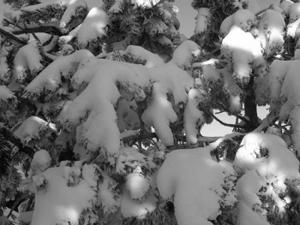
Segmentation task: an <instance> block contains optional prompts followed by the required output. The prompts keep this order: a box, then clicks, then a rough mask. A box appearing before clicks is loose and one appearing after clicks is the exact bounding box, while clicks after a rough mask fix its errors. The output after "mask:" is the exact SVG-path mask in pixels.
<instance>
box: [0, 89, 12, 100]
mask: <svg viewBox="0 0 300 225" xmlns="http://www.w3.org/2000/svg"><path fill="white" fill-rule="evenodd" d="M14 97H15V95H14V93H13V92H12V91H11V90H9V89H8V88H7V87H6V86H4V85H0V101H4V102H6V101H8V100H9V99H12V98H14Z"/></svg>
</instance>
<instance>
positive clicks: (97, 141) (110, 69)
mask: <svg viewBox="0 0 300 225" xmlns="http://www.w3.org/2000/svg"><path fill="white" fill-rule="evenodd" d="M116 82H118V83H119V84H120V85H122V87H123V88H126V89H128V92H129V93H132V94H133V96H134V99H135V100H136V101H140V100H143V99H144V98H145V96H146V95H145V93H144V90H143V87H148V85H149V84H150V82H156V83H157V84H156V85H154V86H155V88H154V89H153V90H154V91H153V94H154V95H153V101H152V102H151V103H150V108H148V109H147V110H146V111H145V112H144V116H143V117H144V121H146V124H147V125H148V126H154V127H155V129H162V130H161V131H160V132H159V137H160V138H163V139H164V140H165V141H166V143H168V144H171V143H172V142H173V138H172V137H171V136H170V134H171V133H170V128H169V123H170V122H172V121H175V120H176V118H177V116H176V114H175V112H174V111H173V109H172V105H171V103H170V102H169V101H168V100H167V98H166V94H167V93H171V94H173V97H174V104H175V105H177V104H179V103H181V102H186V100H187V93H186V91H187V90H188V88H189V87H190V86H191V85H192V78H191V77H190V76H189V74H187V73H186V72H184V71H182V70H180V69H179V68H178V67H177V66H176V65H175V64H174V63H173V62H169V63H167V64H163V65H162V66H159V67H155V68H150V69H149V68H146V67H144V66H141V65H136V64H130V63H124V62H114V61H109V60H103V59H91V60H84V61H83V62H82V63H81V64H80V66H79V70H78V71H77V72H76V73H75V74H74V76H73V78H72V85H73V87H74V88H78V87H79V86H80V85H81V84H82V83H88V86H87V87H86V88H85V89H84V90H83V92H82V93H81V94H80V95H79V96H78V97H77V98H75V99H74V101H73V102H72V103H71V104H70V106H69V107H68V109H67V110H66V111H65V112H63V113H62V114H61V117H60V122H61V124H63V126H64V127H65V128H67V129H71V127H73V126H75V124H79V121H80V119H82V118H84V117H85V116H86V115H87V112H90V114H89V116H88V119H87V122H85V125H84V131H83V137H82V139H81V140H82V142H83V143H84V144H85V147H87V148H88V149H90V150H92V151H95V150H96V149H98V148H99V147H103V149H105V150H106V151H108V152H110V153H116V152H117V151H118V149H119V146H120V142H119V136H120V132H119V129H118V127H117V123H116V121H117V117H116V112H115V109H114V105H115V104H117V102H118V99H119V98H120V96H121V95H120V92H119V90H118V89H117V87H116ZM95 96H98V97H97V98H95ZM98 106H100V107H98ZM159 107H163V109H168V111H164V110H161V109H160V110H157V109H158V108H159ZM154 111H155V112H154ZM155 115H163V117H155ZM175 117H176V118H175ZM156 120H159V121H160V122H157V121H156ZM99 137H100V138H99ZM171 139H172V140H171Z"/></svg>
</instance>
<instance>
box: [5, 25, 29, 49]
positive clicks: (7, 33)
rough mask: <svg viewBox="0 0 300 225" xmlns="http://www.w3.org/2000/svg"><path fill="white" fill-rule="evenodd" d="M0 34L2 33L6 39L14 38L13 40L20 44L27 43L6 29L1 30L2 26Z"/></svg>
mask: <svg viewBox="0 0 300 225" xmlns="http://www.w3.org/2000/svg"><path fill="white" fill-rule="evenodd" d="M0 34H2V35H3V36H6V37H8V39H11V40H14V41H16V42H18V43H19V44H21V45H26V44H27V42H26V41H23V40H21V39H20V38H18V37H16V36H15V35H13V34H12V33H10V32H7V31H5V30H3V29H2V28H0Z"/></svg>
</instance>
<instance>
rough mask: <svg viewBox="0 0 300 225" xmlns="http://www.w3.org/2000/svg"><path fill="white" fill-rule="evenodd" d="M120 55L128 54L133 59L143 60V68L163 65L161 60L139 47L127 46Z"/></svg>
mask: <svg viewBox="0 0 300 225" xmlns="http://www.w3.org/2000/svg"><path fill="white" fill-rule="evenodd" d="M121 54H122V55H123V54H125V55H127V54H129V55H131V56H132V57H133V58H135V59H140V60H145V61H146V64H145V66H146V67H148V68H153V67H157V66H161V65H163V64H165V63H164V61H163V60H162V58H160V57H159V56H158V55H156V54H154V53H152V52H150V51H148V50H146V49H144V48H143V47H140V46H135V45H129V46H128V47H127V48H126V50H125V51H124V52H121Z"/></svg>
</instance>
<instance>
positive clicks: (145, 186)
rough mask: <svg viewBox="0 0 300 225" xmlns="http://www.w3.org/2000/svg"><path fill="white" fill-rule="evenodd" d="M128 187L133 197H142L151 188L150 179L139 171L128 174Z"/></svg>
mask: <svg viewBox="0 0 300 225" xmlns="http://www.w3.org/2000/svg"><path fill="white" fill-rule="evenodd" d="M126 189H127V190H128V192H129V194H130V197H131V199H135V200H137V199H142V198H143V197H144V196H145V195H146V193H147V192H148V191H149V189H150V184H149V181H148V180H147V179H146V178H145V177H144V176H143V175H142V174H141V173H138V172H134V173H130V174H128V175H127V176H126Z"/></svg>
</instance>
